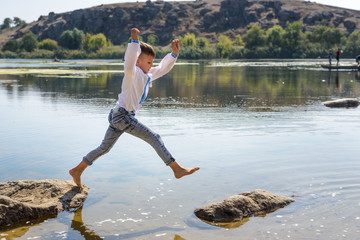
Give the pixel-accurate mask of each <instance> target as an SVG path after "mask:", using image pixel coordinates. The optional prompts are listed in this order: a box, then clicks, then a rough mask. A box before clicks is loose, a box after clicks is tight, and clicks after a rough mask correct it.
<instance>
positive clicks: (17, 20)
mask: <svg viewBox="0 0 360 240" xmlns="http://www.w3.org/2000/svg"><path fill="white" fill-rule="evenodd" d="M13 22H14V24H15V27H22V26H23V25H25V24H26V22H25V21H24V20H21V19H20V18H18V17H14V20H13Z"/></svg>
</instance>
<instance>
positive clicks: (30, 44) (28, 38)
mask: <svg viewBox="0 0 360 240" xmlns="http://www.w3.org/2000/svg"><path fill="white" fill-rule="evenodd" d="M21 43H22V48H23V49H25V51H28V52H32V51H34V50H35V49H36V48H37V46H38V40H37V36H36V35H35V34H33V33H32V32H28V33H26V34H25V35H24V37H23V39H22V41H21Z"/></svg>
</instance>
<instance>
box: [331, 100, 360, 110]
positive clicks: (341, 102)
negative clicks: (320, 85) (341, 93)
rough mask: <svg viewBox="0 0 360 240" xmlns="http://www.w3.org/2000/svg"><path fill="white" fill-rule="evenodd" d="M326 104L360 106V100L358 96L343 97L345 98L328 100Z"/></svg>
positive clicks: (332, 105) (347, 106)
mask: <svg viewBox="0 0 360 240" xmlns="http://www.w3.org/2000/svg"><path fill="white" fill-rule="evenodd" d="M324 105H325V106H327V107H345V108H350V107H357V106H359V100H358V99H356V98H343V99H337V100H334V101H327V102H324Z"/></svg>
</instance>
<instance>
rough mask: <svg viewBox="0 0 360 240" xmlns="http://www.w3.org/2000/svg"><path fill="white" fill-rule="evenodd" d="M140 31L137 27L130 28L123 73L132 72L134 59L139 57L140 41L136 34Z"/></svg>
mask: <svg viewBox="0 0 360 240" xmlns="http://www.w3.org/2000/svg"><path fill="white" fill-rule="evenodd" d="M139 33H140V31H139V30H138V29H137V28H132V29H131V38H132V41H131V43H130V44H128V47H127V49H126V52H125V56H124V60H125V62H124V72H125V74H127V75H129V74H133V73H134V71H135V66H136V61H137V58H138V57H139V55H140V53H141V50H140V42H139V37H138V34H139Z"/></svg>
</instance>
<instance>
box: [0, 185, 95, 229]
mask: <svg viewBox="0 0 360 240" xmlns="http://www.w3.org/2000/svg"><path fill="white" fill-rule="evenodd" d="M88 190H89V188H88V187H87V186H85V185H83V189H82V190H81V189H80V188H78V187H76V186H75V185H74V183H73V181H71V180H67V181H64V180H20V181H12V182H6V183H0V226H6V225H11V224H14V223H18V222H23V221H28V220H32V219H36V218H40V217H42V216H46V215H54V214H58V213H59V212H62V211H64V210H74V209H77V208H79V207H80V206H82V204H83V203H84V201H85V199H86V197H87V194H88Z"/></svg>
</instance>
